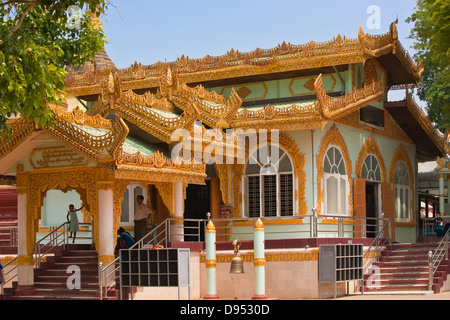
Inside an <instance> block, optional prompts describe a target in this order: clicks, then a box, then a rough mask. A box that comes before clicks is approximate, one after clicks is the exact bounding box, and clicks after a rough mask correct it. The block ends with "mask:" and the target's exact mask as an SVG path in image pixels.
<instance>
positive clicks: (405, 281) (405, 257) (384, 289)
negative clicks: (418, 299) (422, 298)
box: [364, 243, 450, 294]
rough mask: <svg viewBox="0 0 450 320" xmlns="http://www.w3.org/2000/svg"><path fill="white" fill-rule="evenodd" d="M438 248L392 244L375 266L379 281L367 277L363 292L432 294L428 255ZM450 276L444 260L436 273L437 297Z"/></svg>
mask: <svg viewBox="0 0 450 320" xmlns="http://www.w3.org/2000/svg"><path fill="white" fill-rule="evenodd" d="M437 246H438V244H437V243H415V244H393V245H390V246H388V247H387V248H386V250H385V251H384V252H383V253H382V256H381V258H380V262H377V263H374V264H373V265H374V266H375V267H378V268H379V269H377V270H378V271H379V272H380V273H379V277H378V278H377V277H376V276H374V274H373V273H372V274H366V275H365V276H364V292H366V293H380V294H382V293H387V294H389V293H390V294H394V293H406V294H412V293H417V294H425V293H429V291H428V277H429V273H428V252H429V251H432V252H434V250H435V249H436V248H437ZM372 270H373V269H372ZM372 272H373V271H372ZM449 273H450V266H449V261H448V260H447V261H446V260H443V261H442V263H441V265H440V266H439V268H438V270H437V271H436V273H435V277H434V281H433V288H432V289H433V291H434V293H439V292H440V290H441V288H442V286H443V284H444V281H445V280H447V274H449ZM374 280H378V281H374Z"/></svg>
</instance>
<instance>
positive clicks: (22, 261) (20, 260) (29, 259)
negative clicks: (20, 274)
mask: <svg viewBox="0 0 450 320" xmlns="http://www.w3.org/2000/svg"><path fill="white" fill-rule="evenodd" d="M33 264H34V260H33V255H27V256H20V255H19V256H17V265H19V266H32V265H33Z"/></svg>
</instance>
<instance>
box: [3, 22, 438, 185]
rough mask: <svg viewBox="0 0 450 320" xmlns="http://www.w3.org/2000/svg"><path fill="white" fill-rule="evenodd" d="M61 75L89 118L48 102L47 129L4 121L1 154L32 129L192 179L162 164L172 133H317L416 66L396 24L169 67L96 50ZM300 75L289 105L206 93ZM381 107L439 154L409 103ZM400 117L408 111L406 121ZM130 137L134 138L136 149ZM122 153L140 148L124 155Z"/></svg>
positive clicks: (431, 131) (115, 159) (89, 151)
mask: <svg viewBox="0 0 450 320" xmlns="http://www.w3.org/2000/svg"><path fill="white" fill-rule="evenodd" d="M370 61H376V62H375V63H377V64H378V65H379V66H380V67H381V68H384V69H385V70H386V71H387V72H386V73H385V74H384V75H381V76H379V75H378V74H377V72H376V71H371V67H370ZM357 63H363V64H364V65H365V66H366V69H367V71H365V72H366V73H367V74H365V82H364V83H363V84H361V86H358V87H356V88H353V90H352V91H351V92H345V91H343V92H340V93H339V92H333V93H329V92H327V91H326V90H325V88H324V83H323V76H322V74H329V73H334V72H339V71H342V70H346V68H348V65H350V64H357ZM69 71H70V72H69V73H68V75H67V77H66V79H65V80H66V88H65V91H66V92H67V93H68V94H69V95H71V96H75V97H78V98H79V99H83V100H85V101H91V102H93V106H92V107H91V108H90V109H89V110H88V111H87V113H85V112H84V111H81V110H74V111H72V112H65V111H63V110H62V108H60V107H59V106H49V108H50V109H52V110H53V111H54V113H55V122H54V126H52V127H50V128H40V127H38V126H36V125H35V124H34V123H32V122H30V121H25V120H18V121H16V122H15V123H14V124H13V125H12V132H13V137H12V138H11V139H9V140H4V141H1V142H0V158H1V157H5V156H6V155H7V154H8V153H9V152H11V151H12V150H13V149H14V148H15V147H16V146H17V145H18V144H20V143H22V142H23V141H24V140H25V139H27V137H29V136H30V135H31V134H32V133H33V132H35V131H36V130H43V131H45V132H46V134H49V135H51V136H53V137H55V138H57V139H59V140H60V141H61V142H63V143H65V144H68V145H70V146H72V147H74V148H75V149H76V150H78V151H80V152H82V153H84V154H86V155H87V156H89V157H90V158H91V159H93V160H96V161H98V162H99V163H103V164H105V165H109V166H110V165H111V164H114V165H115V166H116V167H117V168H125V167H126V166H131V165H135V166H147V167H150V166H153V167H154V168H158V167H166V168H169V169H171V170H178V171H179V170H185V174H187V171H189V170H191V171H192V170H193V171H192V172H196V173H198V174H199V175H197V176H195V177H194V178H192V177H191V178H192V179H191V180H189V179H188V180H189V181H197V182H198V181H200V180H201V178H202V176H201V175H200V172H201V171H202V170H203V169H204V167H201V166H200V165H184V166H183V165H180V164H177V165H175V164H174V163H172V162H171V160H169V159H168V158H167V153H168V150H169V147H168V146H170V144H171V142H172V141H171V135H172V133H173V132H174V131H175V130H176V129H186V130H188V131H191V132H192V130H193V128H194V126H195V122H196V121H201V123H202V124H203V129H205V128H207V127H210V128H216V129H220V130H222V129H226V128H244V129H245V128H267V129H269V128H278V129H280V130H282V131H287V130H299V129H311V128H321V127H323V126H324V125H325V124H326V123H327V122H329V121H343V120H342V119H344V118H347V117H349V116H350V115H351V114H353V113H354V112H355V111H358V110H359V109H361V108H364V107H366V106H368V105H370V104H372V103H374V102H381V101H383V97H386V93H387V91H388V90H389V88H391V87H393V86H394V87H395V86H411V85H417V84H418V83H419V81H420V77H421V74H422V72H423V64H422V63H421V62H419V63H416V62H415V61H414V60H413V59H412V58H411V57H410V56H409V55H408V53H407V52H406V50H405V49H404V48H403V46H402V45H401V43H400V42H399V40H398V34H397V29H396V22H394V23H392V25H391V28H390V31H389V32H388V33H386V34H383V35H378V36H372V35H368V34H365V33H364V32H363V31H362V28H360V30H359V34H358V38H357V39H347V38H346V37H342V36H340V35H338V36H337V37H335V38H333V39H332V40H330V41H327V42H322V43H317V42H313V41H311V42H309V43H307V44H304V45H292V44H290V43H287V44H286V43H285V42H283V43H282V44H280V45H278V46H277V47H275V48H273V49H267V50H265V49H264V50H263V49H259V48H258V49H255V50H253V51H251V52H247V53H242V52H239V51H236V50H234V49H232V50H230V51H229V52H227V53H226V54H225V55H222V56H218V57H211V56H206V57H204V58H201V59H190V58H188V57H184V56H182V57H180V58H179V59H177V60H176V61H173V62H164V63H163V62H157V63H156V64H153V65H149V66H143V65H141V64H138V63H135V64H133V65H132V66H131V67H129V68H125V69H118V68H116V67H115V65H114V63H113V62H112V61H111V60H110V59H109V57H107V54H106V53H105V52H101V53H99V54H98V55H97V56H96V59H95V60H94V63H93V64H90V65H85V66H83V67H81V68H71V69H69ZM305 75H308V76H313V75H315V76H316V80H315V81H314V82H313V83H310V84H308V87H309V90H310V91H311V94H309V95H306V96H304V97H303V98H302V99H301V100H299V99H297V100H295V101H293V100H289V99H287V100H286V99H285V100H283V99H278V100H277V101H269V103H267V104H264V103H266V102H267V101H266V102H264V103H262V104H259V105H258V104H257V102H253V104H251V103H250V104H249V103H244V102H243V99H242V98H241V96H240V93H238V92H236V91H235V90H234V89H231V93H230V94H229V96H228V97H225V96H223V95H220V94H217V93H216V92H214V91H212V90H211V89H210V88H213V87H215V86H216V87H217V86H224V85H236V84H239V83H248V82H255V81H259V80H271V79H279V78H280V77H283V78H286V77H299V76H305ZM317 75H319V76H317ZM385 100H386V99H385ZM385 107H386V109H387V110H388V111H389V113H390V114H391V115H392V117H393V118H394V119H395V121H396V122H397V123H398V124H399V125H400V127H401V128H402V129H403V131H404V132H406V134H407V135H408V136H409V137H410V139H411V140H413V141H414V142H415V143H417V149H418V153H419V154H420V155H421V156H423V157H425V158H426V157H436V156H441V155H442V154H443V153H444V145H445V139H444V136H443V135H442V134H440V133H439V132H438V131H437V130H436V129H435V128H434V127H433V125H432V124H431V123H430V122H429V120H428V121H427V117H426V116H425V115H424V114H423V112H421V110H420V108H419V107H418V106H417V105H416V104H415V103H413V102H412V101H411V100H410V98H407V100H405V104H401V105H400V104H398V105H394V104H389V103H386V104H385ZM401 112H406V114H407V116H408V117H409V118H408V117H405V116H404V115H402V114H401ZM407 118H408V119H407ZM405 119H406V120H405ZM90 128H97V129H95V130H93V129H90ZM416 128H420V130H421V131H420V130H416ZM97 130H100V131H97ZM130 132H131V133H130ZM417 133H420V137H418V136H416V134H417ZM133 136H134V137H135V138H136V136H140V138H141V139H140V140H135V142H134V149H133V148H131V147H129V146H130V145H132V143H131V141H132V140H131V139H135V138H132V137H133ZM136 141H140V142H139V143H138V144H136ZM416 141H417V142H416ZM127 146H128V147H127ZM156 149H159V151H157V152H155V153H152V152H146V151H145V150H147V151H148V150H156ZM129 150H133V151H136V150H139V152H137V153H136V152H135V154H132V153H129V152H132V151H129ZM164 153H166V156H164ZM124 166H125V167H124ZM203 173H204V170H203ZM0 174H2V173H0ZM203 177H204V176H203Z"/></svg>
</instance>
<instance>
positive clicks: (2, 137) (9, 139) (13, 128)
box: [0, 118, 36, 158]
mask: <svg viewBox="0 0 450 320" xmlns="http://www.w3.org/2000/svg"><path fill="white" fill-rule="evenodd" d="M35 128H36V125H35V124H34V122H33V121H28V120H24V119H22V118H21V119H18V120H16V121H15V122H14V123H13V124H11V125H10V126H9V130H10V134H8V133H7V132H5V131H0V158H3V157H4V156H6V155H7V154H8V153H10V152H11V151H13V150H14V149H15V148H16V147H17V146H18V145H20V144H21V143H22V142H24V141H25V139H27V138H28V137H29V136H30V135H31V134H32V133H33V132H34V130H35Z"/></svg>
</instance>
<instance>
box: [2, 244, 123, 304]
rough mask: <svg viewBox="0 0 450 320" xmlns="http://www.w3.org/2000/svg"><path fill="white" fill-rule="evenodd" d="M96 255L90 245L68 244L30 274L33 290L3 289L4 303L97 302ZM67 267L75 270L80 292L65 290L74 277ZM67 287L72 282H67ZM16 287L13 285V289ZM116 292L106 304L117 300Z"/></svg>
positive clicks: (113, 291)
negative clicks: (6, 301)
mask: <svg viewBox="0 0 450 320" xmlns="http://www.w3.org/2000/svg"><path fill="white" fill-rule="evenodd" d="M97 262H98V255H97V252H96V250H95V249H94V248H93V247H92V245H83V244H70V245H68V246H67V249H66V250H63V249H62V248H57V249H56V250H55V255H54V256H50V257H47V261H46V262H43V263H41V267H40V268H39V269H35V271H34V281H35V283H34V289H33V290H30V292H26V291H25V292H20V293H18V292H17V291H15V290H14V289H13V290H9V292H7V291H6V289H5V296H6V299H11V300H99V287H98V263H97ZM70 266H78V267H79V268H80V269H79V270H80V275H81V281H80V283H81V288H80V289H79V290H73V289H69V288H68V285H67V282H68V279H69V278H70V277H71V276H72V275H73V274H74V273H73V272H70V271H69V272H68V268H69V267H70ZM69 283H70V284H73V281H70V280H69ZM16 286H17V284H15V285H13V287H16ZM118 297H119V292H118V291H116V290H112V291H110V292H109V293H108V297H106V298H105V297H104V299H105V300H106V299H107V300H118Z"/></svg>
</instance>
